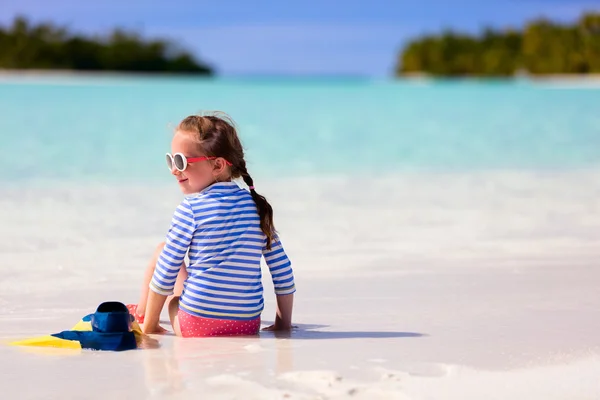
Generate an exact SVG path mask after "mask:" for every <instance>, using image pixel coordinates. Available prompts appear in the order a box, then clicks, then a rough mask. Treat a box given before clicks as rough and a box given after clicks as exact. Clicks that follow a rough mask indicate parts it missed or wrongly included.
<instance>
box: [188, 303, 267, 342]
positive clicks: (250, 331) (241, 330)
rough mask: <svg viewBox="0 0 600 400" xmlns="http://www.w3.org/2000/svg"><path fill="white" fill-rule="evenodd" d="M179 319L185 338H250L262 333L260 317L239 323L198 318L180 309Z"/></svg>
mask: <svg viewBox="0 0 600 400" xmlns="http://www.w3.org/2000/svg"><path fill="white" fill-rule="evenodd" d="M177 319H178V320H179V328H180V329H181V336H183V337H206V336H245V335H248V336H250V335H258V332H259V331H260V316H259V317H256V318H254V319H251V320H242V321H238V320H230V319H216V318H204V317H198V316H195V315H191V314H188V313H187V312H185V311H183V310H181V309H179V311H178V312H177Z"/></svg>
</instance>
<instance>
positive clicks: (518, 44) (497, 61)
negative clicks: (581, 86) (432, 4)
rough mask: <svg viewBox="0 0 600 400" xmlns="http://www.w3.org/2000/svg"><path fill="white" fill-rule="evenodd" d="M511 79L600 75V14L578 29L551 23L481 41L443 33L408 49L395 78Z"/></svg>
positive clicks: (492, 33)
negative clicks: (420, 76)
mask: <svg viewBox="0 0 600 400" xmlns="http://www.w3.org/2000/svg"><path fill="white" fill-rule="evenodd" d="M414 73H424V74H429V75H433V76H450V77H452V76H499V77H502V76H513V75H515V74H518V73H525V74H530V75H548V74H588V73H600V13H591V12H590V13H584V14H583V15H582V16H581V17H580V18H579V20H578V21H577V22H575V23H574V24H571V25H568V24H558V23H555V22H552V21H549V20H547V19H538V20H534V21H531V22H529V23H528V24H526V26H525V27H524V28H523V29H522V30H521V31H517V30H505V31H499V30H493V29H486V30H484V31H483V32H482V34H480V35H478V36H473V35H466V34H460V33H457V32H453V31H445V32H444V33H442V34H440V35H427V36H423V37H420V38H417V39H414V40H411V41H409V43H408V44H407V45H406V46H405V47H404V49H403V50H402V52H401V53H400V56H399V58H398V63H397V67H396V75H398V76H401V75H406V74H414Z"/></svg>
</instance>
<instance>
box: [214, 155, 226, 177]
mask: <svg viewBox="0 0 600 400" xmlns="http://www.w3.org/2000/svg"><path fill="white" fill-rule="evenodd" d="M225 167H227V163H225V160H223V159H222V158H220V157H219V158H217V159H216V160H215V162H214V163H213V170H214V172H216V173H217V175H220V174H221V173H222V172H223V171H224V170H225Z"/></svg>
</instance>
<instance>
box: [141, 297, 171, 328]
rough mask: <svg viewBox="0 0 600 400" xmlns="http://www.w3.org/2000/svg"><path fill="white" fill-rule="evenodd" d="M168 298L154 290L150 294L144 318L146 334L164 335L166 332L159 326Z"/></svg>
mask: <svg viewBox="0 0 600 400" xmlns="http://www.w3.org/2000/svg"><path fill="white" fill-rule="evenodd" d="M166 299H167V296H163V295H162V294H158V293H156V292H155V291H153V290H150V291H149V293H148V303H147V304H146V315H145V316H144V326H143V327H142V331H143V332H144V333H164V332H166V330H165V329H164V328H163V327H161V326H160V325H158V322H159V320H160V312H161V311H162V308H163V306H164V305H165V300H166Z"/></svg>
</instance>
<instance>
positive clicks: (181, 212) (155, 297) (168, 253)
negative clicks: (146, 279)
mask: <svg viewBox="0 0 600 400" xmlns="http://www.w3.org/2000/svg"><path fill="white" fill-rule="evenodd" d="M195 229H196V223H195V219H194V213H193V210H192V207H191V206H190V204H189V203H188V202H187V200H184V201H183V202H182V203H181V204H180V205H179V206H178V207H177V210H175V213H174V215H173V219H172V220H171V227H170V228H169V232H168V233H167V238H166V240H165V245H164V247H163V249H162V251H161V253H160V255H159V256H158V260H157V261H156V267H155V268H154V274H153V275H152V279H151V280H150V285H149V288H150V290H149V292H148V303H147V305H146V313H145V316H144V327H143V331H144V333H157V332H163V331H164V329H163V328H161V327H160V326H159V325H158V321H159V318H160V312H161V311H162V308H163V306H164V304H165V300H166V299H167V296H170V295H172V294H173V289H174V288H175V283H176V281H177V277H178V275H179V272H180V270H181V268H182V266H183V265H184V264H183V260H184V258H185V255H186V254H187V251H188V249H189V247H190V244H191V241H192V237H193V234H194V231H195ZM184 268H185V267H184Z"/></svg>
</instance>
